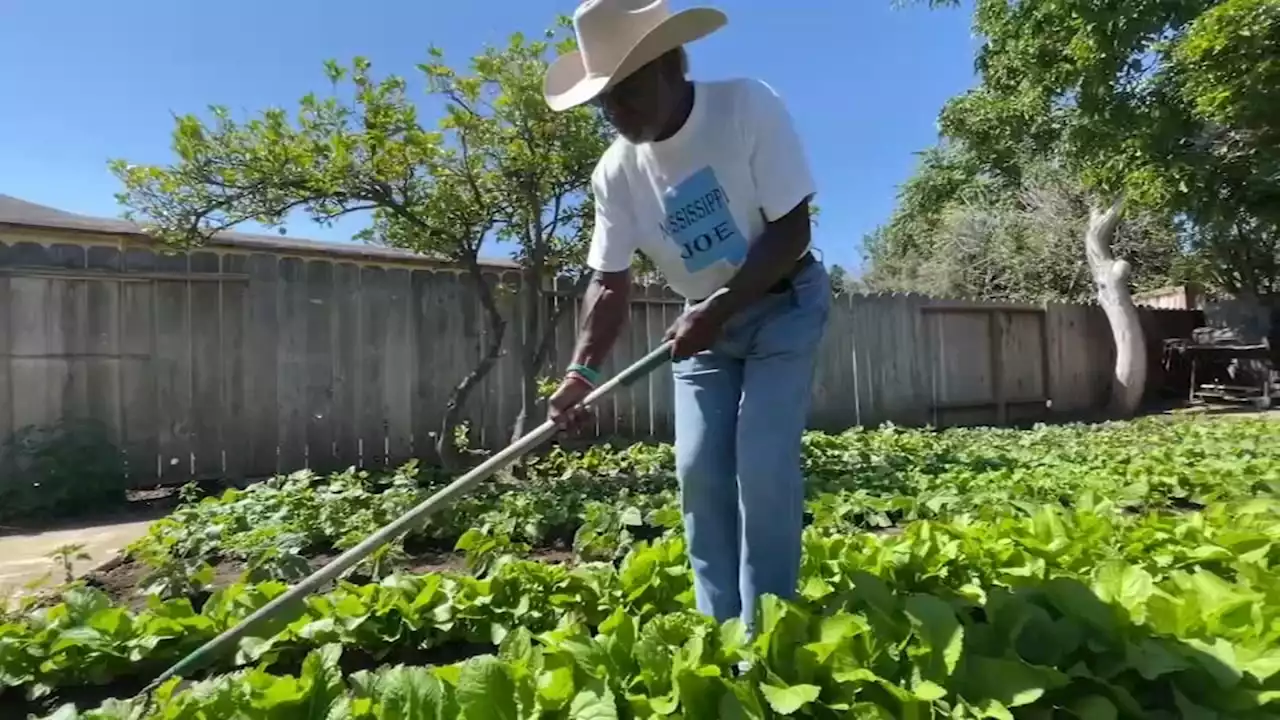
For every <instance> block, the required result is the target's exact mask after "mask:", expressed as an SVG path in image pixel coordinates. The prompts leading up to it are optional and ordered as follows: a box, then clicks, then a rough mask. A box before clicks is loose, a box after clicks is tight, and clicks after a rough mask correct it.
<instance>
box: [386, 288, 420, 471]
mask: <svg viewBox="0 0 1280 720" xmlns="http://www.w3.org/2000/svg"><path fill="white" fill-rule="evenodd" d="M386 283H387V301H386V310H385V312H386V323H387V325H386V327H387V332H386V354H385V355H384V356H383V357H384V361H385V363H386V365H385V370H384V373H385V374H384V376H383V377H384V384H383V390H382V393H383V394H382V400H383V403H384V410H383V416H384V417H385V418H386V422H387V463H388V464H389V465H391V466H392V467H399V466H400V465H402V464H404V463H405V462H407V461H408V460H409V459H410V458H412V457H413V400H412V394H413V378H412V377H411V374H412V373H413V372H414V365H415V362H414V355H415V354H416V353H415V352H414V350H415V347H414V340H413V324H412V323H411V322H410V317H409V313H410V307H411V305H412V302H413V300H412V298H413V292H412V290H413V288H412V284H411V278H410V275H409V271H408V270H405V269H403V268H395V269H391V270H388V271H387V274H386Z"/></svg>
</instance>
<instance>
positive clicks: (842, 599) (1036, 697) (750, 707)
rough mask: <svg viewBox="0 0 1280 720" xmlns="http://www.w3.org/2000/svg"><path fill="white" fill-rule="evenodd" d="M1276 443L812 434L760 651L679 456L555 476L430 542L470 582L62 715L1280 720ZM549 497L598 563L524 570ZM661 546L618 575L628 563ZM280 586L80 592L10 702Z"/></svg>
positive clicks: (311, 502)
mask: <svg viewBox="0 0 1280 720" xmlns="http://www.w3.org/2000/svg"><path fill="white" fill-rule="evenodd" d="M1278 435H1280V426H1277V424H1276V423H1275V422H1274V421H1269V420H1233V419H1217V420H1205V419H1200V420H1196V419H1190V420H1177V421H1174V420H1168V419H1150V420H1144V421H1139V422H1133V423H1115V424H1108V425H1101V426H1064V427H1044V428H1037V429H1035V430H1031V431H1016V430H991V429H960V430H949V431H946V432H929V431H917V430H902V429H897V428H892V427H886V428H882V429H879V430H855V431H851V432H849V433H845V434H841V435H826V434H819V433H814V434H809V435H807V436H806V437H805V439H804V451H805V454H804V458H805V471H806V474H807V475H808V477H809V478H810V482H809V486H810V500H809V503H808V510H809V514H810V516H811V517H810V522H809V526H808V528H807V529H806V531H805V536H804V555H803V562H802V567H801V573H800V579H799V592H798V593H797V595H796V596H795V597H794V598H792V599H791V600H788V601H783V600H780V599H777V598H772V597H770V598H765V599H764V601H763V602H762V606H761V610H760V612H759V615H758V617H757V618H756V623H755V628H756V632H755V633H754V635H752V636H748V634H747V633H746V632H745V628H744V626H743V625H742V623H741V622H739V621H737V620H734V621H731V622H728V623H726V624H724V625H723V626H717V625H716V623H714V622H713V621H711V620H710V619H708V618H705V617H702V616H701V615H699V614H697V613H696V612H694V611H693V609H692V605H693V597H692V583H691V576H690V572H689V567H688V562H687V559H686V554H685V552H686V549H685V545H684V541H683V538H682V537H681V535H680V528H679V515H678V509H677V507H678V506H676V505H675V504H674V497H673V496H672V495H670V494H669V490H668V488H669V481H670V478H669V474H670V467H671V462H672V458H671V453H670V448H667V447H657V448H645V447H643V446H637V447H635V448H633V449H630V450H625V451H620V450H617V449H611V448H593V449H592V450H589V451H586V452H583V453H566V452H563V451H553V452H551V453H549V454H547V455H545V456H543V457H540V458H537V459H536V460H535V461H534V462H532V463H531V465H530V468H529V470H530V473H529V477H528V479H526V480H525V481H524V482H525V483H527V484H528V487H527V488H525V489H524V490H520V489H519V488H518V486H515V485H509V486H506V487H504V488H503V489H502V492H499V493H495V494H492V495H486V496H484V497H483V503H484V504H483V506H481V507H477V508H474V509H470V510H467V509H464V510H462V511H461V512H462V513H463V517H464V518H466V519H465V520H458V519H455V518H452V517H450V518H447V519H446V520H445V522H446V523H448V525H446V526H441V527H437V528H435V529H431V528H427V529H424V531H423V532H426V533H428V534H430V533H439V532H449V531H446V530H445V529H444V528H445V527H454V528H456V529H462V528H461V523H466V522H470V523H473V524H472V525H471V526H470V527H468V528H466V529H465V530H463V539H460V540H459V543H460V544H463V545H467V546H471V547H473V548H474V549H475V550H476V551H477V552H476V553H475V554H474V555H473V558H472V559H475V560H478V561H480V562H478V563H477V568H478V569H479V570H480V572H479V573H472V572H435V573H429V574H425V575H419V574H412V573H403V572H382V573H378V574H376V576H377V577H378V578H380V579H377V580H374V581H371V582H368V583H366V584H360V583H358V582H353V581H352V579H348V580H347V581H344V582H341V583H339V584H338V585H337V586H335V587H332V588H330V589H328V590H327V591H325V592H324V593H322V594H318V595H314V596H312V597H310V598H309V599H308V600H307V601H306V603H305V606H304V608H303V609H302V610H301V611H300V612H299V613H298V614H297V615H295V616H294V617H291V618H284V619H281V620H279V621H277V622H275V623H274V624H272V625H270V626H269V627H266V628H263V629H262V630H261V631H260V632H259V633H257V635H256V636H255V637H252V638H248V639H246V640H245V641H244V642H243V643H242V644H241V645H240V647H239V648H238V652H237V653H236V654H235V656H234V657H226V658H221V659H220V660H219V662H218V664H217V665H216V666H215V667H214V668H212V669H211V673H212V674H211V675H208V676H205V677H202V678H192V679H193V680H196V681H197V682H196V684H194V685H192V686H190V687H188V688H186V689H179V688H178V686H177V685H176V684H170V685H167V686H165V687H164V688H162V689H161V690H160V691H159V692H158V693H157V695H156V696H155V697H154V698H152V699H153V700H154V702H153V703H152V704H151V705H150V706H149V707H145V708H144V707H143V705H142V703H141V701H140V700H132V701H110V702H107V703H106V704H104V705H102V706H101V707H100V708H98V709H94V710H90V709H86V708H81V710H80V711H76V710H75V709H74V708H73V707H71V706H69V705H68V706H66V707H63V708H62V709H60V710H58V711H57V712H58V713H59V714H57V715H54V716H51V717H58V718H76V717H83V718H130V719H131V720H132V719H134V718H149V719H154V718H174V719H175V720H176V718H186V717H237V716H243V717H312V716H316V717H343V718H403V717H415V718H416V717H449V718H453V717H463V718H471V717H512V718H535V717H555V718H573V717H620V718H621V717H632V718H657V717H726V718H733V717H757V718H777V717H810V718H848V717H868V718H903V717H952V718H980V717H989V718H1013V717H1057V716H1061V717H1088V718H1095V717H1117V718H1148V717H1169V718H1173V717H1210V716H1218V717H1232V718H1243V719H1246V720H1248V719H1250V718H1267V717H1275V716H1276V714H1277V712H1280V693H1278V692H1277V691H1278V690H1280V685H1277V682H1280V650H1277V648H1280V603H1277V602H1276V600H1277V598H1280V575H1277V574H1276V573H1275V572H1274V568H1275V566H1276V564H1277V563H1278V562H1280V502H1277V501H1276V499H1275V496H1276V493H1277V491H1278V490H1280V442H1277V439H1278V437H1277V436H1278ZM439 481H440V479H437V478H434V477H429V476H423V475H422V474H420V473H419V474H417V475H415V474H414V469H413V468H409V469H407V470H406V471H405V472H402V473H399V474H397V475H396V476H393V477H392V478H389V479H386V480H380V479H376V478H372V477H368V476H359V475H353V474H345V475H340V476H336V477H335V478H332V479H328V480H323V479H319V478H313V477H303V476H295V477H293V478H291V479H289V478H286V479H282V480H279V481H274V487H271V488H268V489H267V490H263V491H254V490H249V491H245V492H243V493H238V494H235V495H231V496H224V497H222V498H206V499H205V500H201V501H199V502H198V503H197V504H196V505H194V506H188V507H187V508H184V510H188V511H191V510H192V508H196V509H197V510H195V511H191V512H187V513H186V514H180V515H179V516H178V517H179V519H180V522H178V523H176V524H177V525H181V527H182V530H181V531H179V530H177V529H176V528H175V524H171V523H169V522H168V521H167V520H166V521H162V522H161V524H160V526H159V527H160V528H161V530H162V531H161V532H158V533H154V534H153V535H152V537H151V538H149V539H148V540H147V541H145V542H144V543H143V545H146V544H155V543H158V542H161V541H170V540H171V541H172V545H171V546H170V547H174V548H177V547H184V546H186V544H187V543H193V542H194V543H197V545H198V543H200V542H205V541H204V540H195V539H194V538H195V536H206V535H207V536H209V537H211V538H214V540H215V541H216V543H218V544H220V547H222V548H223V550H222V552H228V551H231V550H230V548H232V547H233V546H235V545H236V544H237V543H241V542H249V541H248V540H242V536H246V535H248V534H250V533H251V532H253V529H255V528H257V527H258V526H262V527H268V526H270V525H271V524H272V523H273V522H279V521H280V520H281V519H291V518H294V517H295V516H296V517H297V518H301V522H300V523H297V524H295V525H294V526H293V527H292V529H291V531H292V532H295V533H301V534H303V535H306V536H307V537H310V538H313V539H314V538H318V537H336V536H341V535H342V534H343V533H350V532H357V530H356V529H355V528H352V527H346V526H343V525H342V524H341V520H340V518H341V517H342V516H346V515H351V514H353V513H358V512H361V511H362V510H363V511H365V512H367V513H372V516H378V515H379V514H383V513H389V512H394V509H393V508H395V507H397V506H399V505H400V504H401V503H408V502H412V501H411V500H410V498H409V497H408V495H412V494H413V493H415V492H416V490H415V488H417V487H418V486H419V485H423V486H427V487H430V486H431V485H432V484H433V483H437V482H439ZM646 483H648V484H646ZM615 486H618V487H616V488H615ZM256 492H262V493H265V494H264V495H262V496H260V497H255V494H256ZM575 492H578V493H583V494H584V495H583V496H582V497H575ZM388 493H390V494H392V495H393V496H394V495H395V494H396V493H400V494H401V496H400V497H398V499H396V500H389V501H387V505H385V506H383V505H381V504H380V503H379V498H378V495H379V494H388ZM587 496H589V497H587ZM551 497H559V498H563V503H564V504H565V505H567V506H569V507H570V508H572V507H579V508H583V509H584V510H583V518H584V521H583V524H582V525H581V526H580V531H579V534H580V535H590V538H589V540H590V541H589V542H584V543H583V548H584V549H586V554H587V557H582V558H579V559H578V561H576V562H574V563H566V564H548V563H543V562H538V561H533V560H528V559H521V558H518V557H513V556H511V553H522V552H526V548H524V547H521V546H520V545H521V543H522V542H523V541H522V540H517V539H513V538H518V537H521V534H522V533H523V534H524V537H526V538H532V537H536V536H537V533H538V532H539V529H538V528H537V527H530V526H529V525H528V523H529V522H531V521H535V520H537V519H538V515H537V513H531V512H529V508H530V505H531V504H532V503H535V502H539V501H541V500H542V499H546V498H551ZM647 497H648V498H657V499H656V501H655V504H654V505H648V504H646V503H647V501H646V500H645V498H647ZM554 510H555V508H553V507H540V508H539V509H538V511H537V512H538V513H540V512H553V511H554ZM610 511H612V513H613V514H612V516H611V517H612V518H614V519H610V518H609V517H604V516H607V515H608V514H609V512H610ZM182 512H183V511H182V510H180V511H179V513H182ZM562 512H563V511H562ZM672 512H674V513H675V516H674V517H672V516H671V513H672ZM368 517H369V515H366V521H367V518H368ZM602 518H603V519H602ZM563 520H565V516H564V515H561V516H560V518H559V520H558V521H563ZM246 522H247V523H248V524H249V526H250V527H249V529H246V527H245V526H244V525H243V524H242V523H246ZM650 524H654V525H655V526H659V527H661V528H662V530H661V532H660V533H659V534H658V535H657V536H654V537H653V538H651V539H643V538H636V537H633V538H632V539H631V541H630V542H629V543H628V544H627V547H626V549H625V550H621V549H620V548H619V543H618V542H617V541H616V540H612V541H610V540H609V539H608V538H609V537H611V535H610V534H611V533H613V535H612V537H614V538H616V537H617V536H618V534H620V533H622V532H633V533H634V532H635V531H636V530H637V529H639V528H643V527H645V526H649V525H650ZM225 525H230V526H232V528H233V530H232V532H231V533H229V534H226V535H223V534H222V533H221V530H222V527H223V526H225ZM308 533H311V534H310V535H308ZM184 534H185V535H189V536H191V537H186V536H185V535H184ZM280 537H281V536H276V539H275V540H273V542H280V540H279V538H280ZM254 542H256V540H254ZM191 547H196V546H194V545H193V546H191ZM207 549H208V548H206V549H205V550H207ZM205 550H202V551H201V552H203V551H205ZM304 551H305V549H304ZM592 557H601V558H605V559H610V560H614V561H613V562H594V561H592V560H591V558H592ZM385 569H389V568H385ZM369 575H370V576H371V577H373V576H374V574H373V573H369ZM286 588H287V585H286V584H285V583H284V582H281V581H279V580H264V581H260V582H254V583H248V584H235V585H230V586H226V587H221V588H217V589H216V590H214V591H213V593H212V594H211V595H210V596H208V597H207V599H204V598H201V600H202V602H201V604H199V605H194V604H193V603H192V601H191V600H190V599H188V598H186V597H176V598H171V599H162V598H160V597H158V596H150V597H148V598H146V600H145V606H144V607H142V608H140V609H136V610H131V609H126V608H125V607H121V606H117V605H113V604H112V603H111V601H110V600H109V599H108V598H107V596H106V595H105V594H103V593H102V592H100V591H98V590H95V589H92V588H90V587H84V586H73V587H71V588H70V589H68V590H66V591H65V592H64V594H63V596H62V598H61V601H60V602H53V603H46V604H44V605H43V606H42V607H39V608H28V609H27V610H26V611H25V612H23V613H20V614H17V615H14V616H11V617H10V618H8V619H6V620H4V621H3V622H0V688H7V690H0V699H3V698H4V697H5V696H6V695H8V694H9V693H25V694H27V695H29V696H30V697H32V698H34V699H36V700H37V702H45V703H47V702H50V701H54V702H55V704H56V699H57V698H60V697H65V696H70V695H73V694H74V693H75V692H76V691H77V690H78V689H80V688H84V687H85V686H91V685H103V684H108V683H120V685H119V686H118V687H133V686H134V683H135V682H137V681H139V680H146V679H149V678H150V677H151V675H152V674H153V673H154V672H155V671H158V670H160V669H162V668H163V667H164V666H166V665H168V664H170V663H172V662H174V661H176V660H178V659H180V658H181V657H182V656H184V655H185V654H186V653H187V652H189V651H190V650H193V649H194V648H196V647H198V646H199V645H200V644H202V643H204V642H206V641H208V640H209V639H211V638H212V637H214V636H215V635H216V634H217V633H218V632H220V631H221V630H223V629H225V628H227V627H230V626H231V625H232V624H234V623H235V622H236V621H237V620H239V619H241V618H244V617H246V616H248V615H249V614H250V613H252V612H254V611H255V610H256V609H258V608H261V607H262V606H263V605H265V604H266V603H267V602H269V601H270V600H271V599H272V598H275V597H278V596H279V595H280V593H282V592H284V591H285V589H286ZM41 698H43V700H41ZM46 707H49V708H50V709H52V707H53V706H50V705H46Z"/></svg>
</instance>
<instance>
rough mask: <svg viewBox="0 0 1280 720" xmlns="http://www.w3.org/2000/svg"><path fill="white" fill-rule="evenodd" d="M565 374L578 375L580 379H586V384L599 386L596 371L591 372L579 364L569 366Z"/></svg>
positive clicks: (598, 376)
mask: <svg viewBox="0 0 1280 720" xmlns="http://www.w3.org/2000/svg"><path fill="white" fill-rule="evenodd" d="M566 372H571V373H578V374H579V375H581V376H582V377H584V378H586V380H587V382H589V383H591V384H592V385H599V384H600V373H599V372H597V371H596V370H592V369H591V368H589V367H587V366H586V365H583V364H581V363H574V364H572V365H570V366H569V369H568V370H567V371H566Z"/></svg>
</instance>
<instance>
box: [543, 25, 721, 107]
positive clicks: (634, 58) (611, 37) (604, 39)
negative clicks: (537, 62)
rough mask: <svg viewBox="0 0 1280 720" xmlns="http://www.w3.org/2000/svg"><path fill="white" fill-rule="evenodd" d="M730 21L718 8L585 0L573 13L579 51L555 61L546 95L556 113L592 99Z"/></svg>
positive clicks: (547, 78)
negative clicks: (686, 8)
mask: <svg viewBox="0 0 1280 720" xmlns="http://www.w3.org/2000/svg"><path fill="white" fill-rule="evenodd" d="M726 22H728V18H727V17H725V14H724V13H723V12H721V11H719V10H715V9H713V8H691V9H689V10H681V11H680V12H677V13H673V12H671V6H670V5H669V4H668V3H667V0H586V1H585V2H583V3H582V4H581V5H579V6H578V9H577V10H575V11H574V13H573V31H574V33H575V34H576V35H577V36H578V48H579V49H578V50H576V51H574V52H571V53H567V54H565V55H561V56H560V57H559V58H556V61H555V62H553V63H551V67H550V68H548V69H547V76H546V78H544V79H543V81H542V94H543V96H544V97H546V100H547V105H549V106H550V107H551V109H552V110H555V111H557V112H559V111H561V110H568V109H569V108H572V107H576V106H578V105H582V104H584V103H588V102H591V101H592V100H594V99H595V98H596V97H597V96H598V95H600V93H602V92H604V91H605V90H608V89H609V88H610V87H612V86H613V85H614V84H616V83H618V82H619V81H621V80H622V79H624V78H626V77H627V76H628V75H630V74H631V73H633V72H635V71H636V70H639V69H640V68H641V67H643V66H644V65H645V64H647V63H649V62H652V61H653V60H656V59H658V58H659V57H661V56H662V55H663V53H666V52H667V51H669V50H674V49H676V48H678V47H680V46H681V45H685V44H686V43H691V42H693V41H694V40H697V39H699V38H703V37H706V36H707V35H710V34H711V33H713V32H715V31H716V30H719V29H720V28H721V27H723V26H724V24H725V23H726Z"/></svg>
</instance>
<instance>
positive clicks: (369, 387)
mask: <svg viewBox="0 0 1280 720" xmlns="http://www.w3.org/2000/svg"><path fill="white" fill-rule="evenodd" d="M386 276H387V274H386V271H384V270H383V269H382V268H378V267H364V268H361V269H360V448H361V450H360V458H361V464H362V465H363V466H364V467H367V468H383V467H386V464H387V425H386V415H385V413H384V410H385V408H386V405H385V402H384V401H383V398H384V397H385V396H386V387H387V384H386V379H385V373H386V354H387V310H386V308H387V296H388V294H389V293H388V291H387V277H386Z"/></svg>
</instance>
